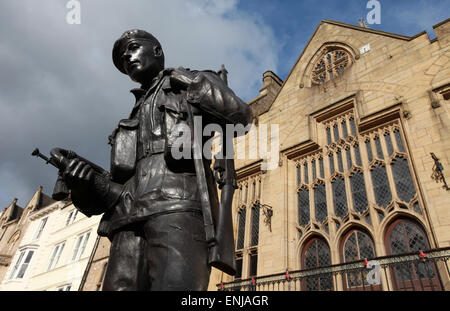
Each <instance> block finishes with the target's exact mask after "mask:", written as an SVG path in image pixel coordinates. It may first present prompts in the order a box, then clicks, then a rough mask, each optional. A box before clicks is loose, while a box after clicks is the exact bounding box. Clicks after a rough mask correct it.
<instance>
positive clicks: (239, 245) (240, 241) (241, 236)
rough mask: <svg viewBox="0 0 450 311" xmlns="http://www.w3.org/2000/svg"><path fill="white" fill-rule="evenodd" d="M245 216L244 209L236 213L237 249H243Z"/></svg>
mask: <svg viewBox="0 0 450 311" xmlns="http://www.w3.org/2000/svg"><path fill="white" fill-rule="evenodd" d="M245 214H246V209H245V208H243V209H241V210H240V211H239V213H238V217H239V220H238V236H237V245H236V248H237V249H242V248H244V234H245Z"/></svg>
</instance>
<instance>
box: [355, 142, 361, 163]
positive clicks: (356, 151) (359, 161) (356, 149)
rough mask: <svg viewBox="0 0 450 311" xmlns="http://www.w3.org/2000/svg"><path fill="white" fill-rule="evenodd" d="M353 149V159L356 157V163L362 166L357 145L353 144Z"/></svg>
mask: <svg viewBox="0 0 450 311" xmlns="http://www.w3.org/2000/svg"><path fill="white" fill-rule="evenodd" d="M353 150H354V151H355V159H356V165H358V166H362V162H361V153H360V151H359V145H358V144H355V145H354V146H353Z"/></svg>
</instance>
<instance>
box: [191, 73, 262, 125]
mask: <svg viewBox="0 0 450 311" xmlns="http://www.w3.org/2000/svg"><path fill="white" fill-rule="evenodd" d="M187 101H188V102H189V103H191V104H193V105H194V106H196V107H197V108H198V109H200V110H201V111H204V112H206V113H207V114H209V115H211V116H212V117H214V119H215V120H217V122H220V123H221V124H222V125H224V124H233V125H237V124H242V125H243V126H244V127H245V126H247V125H249V124H251V122H252V118H253V116H252V111H251V109H250V107H249V106H248V105H247V104H246V103H245V102H244V101H242V100H241V99H240V98H239V97H237V96H236V94H235V93H234V92H233V91H232V90H231V89H230V88H229V87H228V86H227V85H226V84H225V82H223V80H222V79H221V78H220V77H219V76H218V75H217V74H215V73H213V72H208V71H200V72H198V73H196V76H195V78H194V79H193V82H192V83H191V84H190V86H189V87H188V89H187Z"/></svg>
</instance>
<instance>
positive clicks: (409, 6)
mask: <svg viewBox="0 0 450 311" xmlns="http://www.w3.org/2000/svg"><path fill="white" fill-rule="evenodd" d="M378 2H379V3H380V8H381V23H380V24H379V25H377V24H372V25H369V27H370V28H372V29H376V30H382V31H386V32H392V33H396V34H400V35H405V36H413V35H415V34H417V33H420V32H422V31H424V30H426V31H427V33H428V35H429V36H430V38H434V37H435V35H434V32H433V28H432V26H433V25H435V24H437V23H439V22H441V21H443V20H446V19H447V18H449V17H450V1H449V0H419V1H417V0H416V1H415V0H410V1H407V0H395V1H394V0H378ZM367 3H368V0H345V1H335V0H321V1H316V0H302V1H296V0H280V1H274V0H243V1H239V2H238V4H237V10H242V11H245V12H249V14H252V15H254V16H257V17H258V18H260V19H261V20H263V21H264V23H266V24H267V25H269V27H270V28H271V29H272V30H273V31H274V33H275V34H276V37H277V38H278V43H279V44H280V48H281V50H280V53H279V57H278V59H279V61H280V62H279V66H278V68H277V71H276V74H277V75H278V76H279V77H280V78H282V79H283V80H284V79H285V78H286V76H287V74H288V73H289V71H290V70H291V68H292V66H293V65H294V63H295V61H296V60H297V58H298V56H299V55H300V53H301V51H302V50H303V48H304V47H305V45H306V43H307V42H308V40H309V38H310V37H311V35H312V33H313V31H314V30H315V28H316V27H317V25H318V24H319V23H320V22H321V21H322V20H325V19H328V20H334V21H338V22H343V23H346V24H353V25H358V20H359V19H360V18H363V19H364V20H366V16H367V14H368V13H369V12H370V11H371V9H367V8H366V4H367Z"/></svg>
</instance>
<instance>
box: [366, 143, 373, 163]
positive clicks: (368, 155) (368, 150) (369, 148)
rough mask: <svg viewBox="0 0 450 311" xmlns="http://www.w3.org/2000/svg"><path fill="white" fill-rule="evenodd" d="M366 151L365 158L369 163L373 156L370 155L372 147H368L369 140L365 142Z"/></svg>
mask: <svg viewBox="0 0 450 311" xmlns="http://www.w3.org/2000/svg"><path fill="white" fill-rule="evenodd" d="M365 144H366V150H367V158H368V159H369V162H371V161H372V160H373V154H372V146H371V145H370V140H366V142H365Z"/></svg>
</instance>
